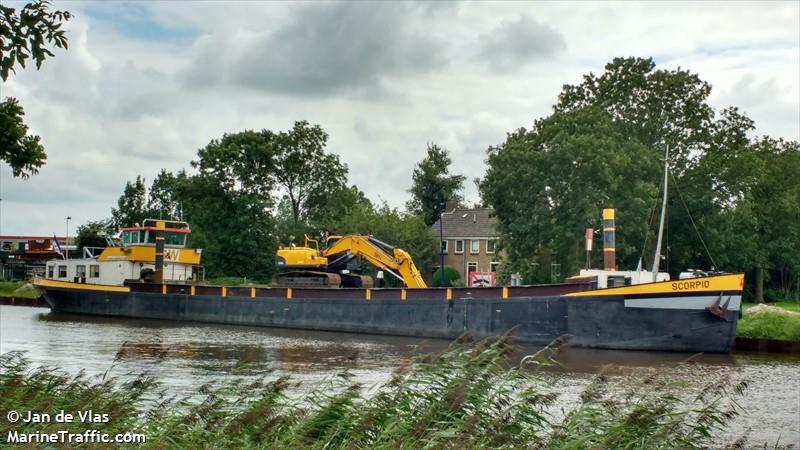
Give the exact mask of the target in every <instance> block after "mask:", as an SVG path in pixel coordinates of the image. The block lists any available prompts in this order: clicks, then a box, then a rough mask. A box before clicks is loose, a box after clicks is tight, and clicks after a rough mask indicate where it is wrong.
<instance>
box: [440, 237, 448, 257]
mask: <svg viewBox="0 0 800 450" xmlns="http://www.w3.org/2000/svg"><path fill="white" fill-rule="evenodd" d="M441 251H442V254H443V255H446V254H447V239H445V240H443V241H442V242H441Z"/></svg>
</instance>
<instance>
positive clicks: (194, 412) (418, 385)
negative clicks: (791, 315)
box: [0, 336, 746, 449]
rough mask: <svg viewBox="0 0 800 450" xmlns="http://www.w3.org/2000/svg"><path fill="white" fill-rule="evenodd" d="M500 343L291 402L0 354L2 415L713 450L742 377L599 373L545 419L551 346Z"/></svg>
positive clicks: (276, 443)
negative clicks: (93, 375)
mask: <svg viewBox="0 0 800 450" xmlns="http://www.w3.org/2000/svg"><path fill="white" fill-rule="evenodd" d="M510 342H511V338H510V337H509V336H504V337H502V338H497V339H490V340H485V341H481V342H478V343H472V344H464V343H461V342H456V343H453V344H452V345H451V346H450V347H449V348H448V349H447V350H445V351H443V352H441V353H439V354H429V355H423V356H419V357H416V358H415V359H414V360H413V361H412V362H411V363H410V364H404V365H402V366H400V367H399V368H398V369H397V370H396V372H395V373H394V374H393V376H392V378H391V379H390V380H389V381H388V382H386V383H384V384H382V385H379V386H376V387H374V388H372V389H364V388H363V387H362V386H360V385H359V384H356V383H352V382H350V381H349V379H350V377H351V374H350V373H348V372H343V373H341V374H339V376H336V377H334V378H332V379H331V380H329V382H327V383H323V384H321V385H319V386H316V387H315V388H314V389H312V390H311V391H310V392H309V393H307V394H304V395H301V396H299V397H298V396H297V395H295V394H293V393H290V392H289V391H288V390H289V389H290V388H291V387H295V386H296V384H295V383H293V382H291V380H289V379H288V378H286V377H279V378H273V379H272V380H269V379H265V378H258V379H256V380H255V381H252V380H251V381H247V382H245V381H244V380H242V379H236V378H234V379H232V380H230V381H228V382H227V383H226V384H223V385H221V386H220V385H204V386H202V387H201V388H200V391H199V394H198V395H196V396H195V397H194V398H180V399H174V398H168V397H167V396H166V395H165V394H164V393H163V392H159V391H158V390H157V389H156V388H155V386H154V383H153V381H152V380H151V379H149V378H147V377H145V376H139V377H137V378H135V379H133V380H131V381H127V382H120V381H118V380H114V379H106V378H103V379H100V380H99V381H95V382H92V381H90V380H89V379H88V378H87V377H86V376H84V375H78V376H75V377H69V376H66V375H64V374H62V373H61V372H58V371H56V370H53V369H50V368H32V367H30V365H29V363H28V362H27V361H25V359H24V358H22V357H21V356H20V354H18V353H10V354H5V355H3V356H2V357H0V410H2V411H9V410H20V409H22V410H23V411H25V410H31V411H37V412H47V411H58V410H60V409H64V410H66V411H83V410H87V409H93V410H94V411H96V412H100V413H108V414H109V420H108V422H101V423H95V424H92V428H93V429H96V430H98V431H99V432H102V433H120V432H133V433H142V434H145V436H146V437H147V442H146V443H145V444H141V445H137V448H142V449H148V448H153V449H160V448H165V446H166V447H168V448H197V449H211V448H214V449H228V448H230V449H234V448H235V449H242V448H244V449H271V448H282V449H367V448H368V449H397V448H401V449H418V448H451V449H454V448H466V449H473V448H474V449H478V448H498V449H515V448H547V449H578V448H604V449H631V448H681V449H695V448H698V449H699V448H709V447H712V446H714V445H715V443H716V441H715V440H714V438H715V437H716V436H718V435H719V434H720V433H722V432H723V431H724V428H725V426H726V425H727V424H728V423H729V422H730V420H731V419H732V418H734V417H736V415H738V414H739V413H740V411H741V409H740V407H739V406H738V405H737V403H736V398H737V397H739V396H741V395H742V392H743V390H744V388H745V386H746V384H745V383H733V382H731V380H729V379H722V380H717V379H714V380H707V384H706V385H701V386H700V389H696V388H691V387H686V386H685V385H684V384H681V383H680V382H676V381H675V380H676V379H678V380H680V378H681V375H680V373H679V371H678V370H663V369H659V370H658V371H657V372H655V374H654V375H651V376H647V377H646V378H644V379H641V380H638V379H636V378H635V377H631V378H632V379H631V380H628V382H626V388H625V390H624V392H616V391H615V390H613V389H609V388H608V387H607V380H608V378H607V376H606V375H605V374H600V375H599V376H598V377H597V378H596V380H595V381H594V383H592V384H591V385H590V386H589V387H588V388H587V389H586V391H585V392H583V394H582V395H581V398H580V401H579V402H578V404H577V405H575V406H574V407H569V408H567V409H566V410H563V411H562V412H563V417H558V416H554V415H553V414H551V413H550V411H553V409H554V408H553V407H554V406H555V402H556V400H557V399H558V396H559V392H558V390H557V387H556V386H557V385H554V384H553V383H552V380H553V377H554V376H557V375H553V374H552V373H548V372H547V371H544V370H542V368H546V367H547V366H549V365H551V364H552V357H553V355H554V354H555V352H557V351H558V346H557V345H554V346H549V347H547V348H545V349H543V350H541V351H539V352H537V353H536V354H533V355H529V356H526V357H525V358H523V359H522V360H521V361H520V362H519V364H515V363H514V360H513V359H512V355H514V348H513V347H512V346H511V344H510ZM694 376H695V378H697V374H695V375H694ZM85 426H86V424H84V423H82V422H80V421H75V423H72V424H69V423H67V424H61V423H45V424H35V423H22V422H20V423H17V424H13V427H12V424H10V423H8V422H7V421H1V422H0V434H2V435H3V436H7V434H8V432H9V431H10V430H12V429H13V430H16V431H18V432H20V433H35V432H37V431H39V432H42V433H44V432H52V431H56V428H57V429H58V430H67V431H69V432H73V433H76V432H82V428H81V427H83V428H85ZM23 445H27V444H23ZM19 447H20V448H22V446H19ZM106 447H107V448H119V447H115V446H114V445H113V444H109V445H107V446H106ZM12 448H14V447H12Z"/></svg>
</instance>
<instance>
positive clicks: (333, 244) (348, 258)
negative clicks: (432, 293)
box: [275, 234, 428, 288]
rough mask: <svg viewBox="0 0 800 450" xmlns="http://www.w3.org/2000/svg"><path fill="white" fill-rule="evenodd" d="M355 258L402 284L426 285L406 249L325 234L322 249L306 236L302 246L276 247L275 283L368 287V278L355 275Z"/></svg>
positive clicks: (363, 238) (356, 236) (367, 239)
mask: <svg viewBox="0 0 800 450" xmlns="http://www.w3.org/2000/svg"><path fill="white" fill-rule="evenodd" d="M358 258H361V259H364V260H366V261H367V262H369V263H370V264H372V265H373V266H375V267H376V268H378V269H379V270H383V271H385V272H388V273H389V274H391V275H393V276H394V277H396V278H397V279H399V280H401V281H403V283H404V284H405V285H406V287H409V288H426V287H428V286H427V285H426V284H425V280H423V279H422V275H421V274H420V273H419V270H418V269H417V266H416V265H414V260H413V259H411V255H409V254H408V252H406V251H405V250H403V249H400V248H397V247H394V246H391V245H389V244H387V243H385V242H382V241H380V240H378V239H375V238H374V237H372V236H364V235H359V234H350V235H346V236H328V237H326V238H325V248H323V249H320V248H319V242H318V241H317V240H315V239H311V238H309V237H308V236H307V235H306V236H305V244H304V246H303V247H296V246H294V245H291V246H289V247H283V246H281V247H279V248H278V253H277V255H276V257H275V263H276V266H277V269H278V274H277V275H276V276H275V284H276V285H278V286H287V287H292V286H298V287H299V286H315V287H332V288H335V287H361V288H369V287H372V286H373V283H372V278H371V277H369V276H366V275H358V274H357V272H358V271H359V270H360V264H359V261H358Z"/></svg>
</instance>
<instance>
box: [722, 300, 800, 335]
mask: <svg viewBox="0 0 800 450" xmlns="http://www.w3.org/2000/svg"><path fill="white" fill-rule="evenodd" d="M778 305H780V304H778ZM797 305H798V304H797V303H789V302H786V306H788V307H789V308H792V309H793V310H792V309H789V308H781V307H780V306H776V304H774V303H773V304H770V306H766V305H759V306H756V307H752V308H747V309H745V310H744V317H742V319H741V320H739V323H738V325H737V328H736V335H737V336H740V337H746V338H753V339H776V340H780V341H800V310H799V309H798V306H797Z"/></svg>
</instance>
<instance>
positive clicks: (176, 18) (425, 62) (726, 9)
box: [0, 2, 800, 234]
mask: <svg viewBox="0 0 800 450" xmlns="http://www.w3.org/2000/svg"><path fill="white" fill-rule="evenodd" d="M98 5H100V3H86V2H78V3H66V4H62V3H59V4H58V5H57V6H58V7H59V8H60V9H68V10H70V11H73V12H75V13H76V17H75V19H73V20H72V21H70V23H69V30H70V48H69V50H68V51H66V52H64V51H60V50H57V51H55V53H56V56H55V57H54V58H53V59H51V60H49V61H47V62H45V64H44V66H43V67H42V69H41V70H39V71H36V70H33V69H27V70H20V71H18V74H17V75H16V76H12V78H11V79H10V80H9V81H8V82H7V83H4V84H2V86H0V90H2V92H0V94H2V95H3V96H16V97H18V98H19V99H20V101H21V102H22V105H23V106H24V108H25V110H26V114H27V115H26V122H27V123H28V124H29V125H30V126H31V128H32V130H33V131H34V132H35V133H37V134H39V135H40V136H41V137H42V140H43V142H44V144H45V147H46V149H47V151H48V162H47V165H46V166H45V167H44V168H42V170H41V173H40V174H39V175H37V176H34V177H32V178H30V179H28V180H20V179H13V178H12V177H11V174H10V171H9V170H8V168H7V167H6V166H5V165H4V166H3V167H2V169H0V177H1V178H0V185H1V186H0V197H2V205H1V209H2V215H1V216H0V233H2V234H35V233H39V234H49V233H52V232H54V231H55V232H57V233H59V234H60V233H62V232H63V228H64V218H65V217H66V216H67V215H70V216H72V217H73V224H72V225H71V227H73V228H74V226H77V225H78V224H80V223H83V222H85V221H87V220H90V219H98V218H102V217H107V216H108V215H109V213H110V209H111V207H112V206H114V205H115V203H116V200H117V198H118V197H119V195H120V194H121V192H122V189H123V187H124V185H125V182H126V181H127V180H132V179H134V178H135V177H136V176H137V175H143V176H144V177H146V178H147V179H148V180H152V179H153V177H154V176H155V175H156V174H157V173H158V171H159V170H160V169H161V168H162V167H163V168H166V169H168V170H172V171H174V170H178V169H180V168H188V167H189V161H190V160H192V159H193V158H195V155H196V151H197V149H198V148H200V147H202V146H204V145H205V144H206V143H208V141H209V140H211V139H213V138H217V137H220V136H221V135H222V134H223V133H225V132H236V131H241V130H244V129H262V128H267V129H273V130H285V129H288V128H290V127H291V126H292V123H293V122H294V121H295V120H301V119H305V120H308V121H310V122H311V123H318V124H320V125H321V126H322V127H323V128H324V129H325V130H326V131H327V132H328V133H329V134H330V140H329V150H331V151H334V152H336V153H339V154H340V155H341V158H342V161H343V162H345V163H347V164H348V166H349V168H350V182H351V183H354V184H356V185H358V186H359V187H360V188H361V189H362V190H363V191H365V192H366V193H367V195H368V196H369V197H371V198H372V199H378V198H379V197H380V198H382V199H385V200H386V201H388V202H389V203H390V204H392V205H395V206H402V205H403V204H404V203H405V201H406V200H407V192H406V190H407V189H408V188H409V186H410V183H411V172H412V170H413V167H414V165H415V164H416V163H417V162H418V161H419V160H420V159H421V158H422V157H423V156H424V154H425V147H426V143H427V142H436V143H438V144H440V145H442V146H444V147H446V148H448V149H449V150H450V151H451V152H452V155H453V159H454V167H453V169H454V171H455V172H457V173H462V174H464V175H465V176H467V179H468V182H467V183H466V187H467V199H468V200H469V201H477V192H476V189H475V187H474V185H473V184H472V182H471V180H472V179H473V178H475V177H480V176H482V175H483V167H482V164H483V160H484V157H485V150H486V148H487V147H488V146H489V145H493V144H497V143H500V142H502V141H503V139H504V138H505V134H506V133H507V132H510V131H513V130H514V129H516V128H519V127H522V126H525V127H528V126H530V125H531V123H532V122H533V121H534V120H535V119H536V118H537V117H541V116H543V115H546V114H548V113H549V111H550V108H551V105H552V104H553V103H554V102H555V101H556V96H557V95H558V93H559V91H560V89H561V86H562V85H563V84H565V83H569V84H574V83H578V82H580V80H581V76H582V75H584V74H586V73H588V72H590V71H592V72H594V73H600V72H602V69H603V66H604V65H605V64H606V63H607V62H608V61H610V60H611V59H612V58H613V57H616V56H643V57H647V56H653V57H654V58H655V60H656V63H657V64H658V65H659V67H663V68H667V69H673V68H677V67H678V66H680V67H682V68H686V69H689V70H691V71H692V72H695V73H697V74H699V76H700V77H701V78H702V79H704V80H706V81H708V82H710V83H711V84H712V85H713V87H714V89H713V92H712V96H711V99H710V101H711V102H712V104H713V105H714V106H715V107H718V108H722V107H726V106H730V105H735V106H739V107H740V108H741V109H742V110H743V111H744V112H745V113H747V114H748V115H749V116H750V117H752V118H753V119H754V120H755V121H756V126H757V127H758V133H759V134H769V135H772V136H775V137H784V138H788V139H800V128H799V127H800V124H799V123H800V120H799V119H800V101H799V99H800V87H799V86H800V82H798V79H800V55H799V54H800V27H798V26H797V24H798V23H799V22H800V6H798V4H797V3H772V4H769V5H768V6H765V5H764V4H762V3H740V2H736V3H732V4H727V3H719V2H713V3H679V4H675V3H672V2H666V3H651V2H647V3H541V2H537V3H527V2H526V3H523V2H509V3H490V4H487V3H469V2H468V3H451V2H448V3H444V4H443V5H439V4H427V3H420V4H416V3H391V4H386V3H361V2H357V3H346V4H330V3H320V4H310V5H309V4H302V5H299V6H298V5H295V4H289V3H272V2H264V3H261V2H236V3H234V2H195V3H192V4H191V6H189V5H187V4H186V3H185V2H152V3H143V4H136V5H135V6H136V8H138V10H137V11H138V13H142V12H145V13H146V14H140V15H136V14H134V15H131V10H130V9H125V8H121V9H120V10H119V12H118V14H120V16H119V20H114V18H115V16H114V14H117V12H116V10H115V9H114V7H115V6H114V5H112V6H111V7H106V9H104V10H102V11H100V12H98V11H93V10H92V8H95V7H97V6H98ZM136 8H134V9H136ZM141 17H146V18H148V19H147V20H150V21H151V22H152V23H150V24H148V23H147V22H146V21H143V19H141ZM132 24H133V25H132ZM137 24H138V25H137ZM136 26H142V27H144V28H143V29H142V30H141V32H139V30H138V29H137V28H136ZM170 30H178V31H175V33H176V38H175V39H153V38H152V36H153V35H154V34H155V35H162V36H163V35H166V36H169V33H170V32H171V31H170ZM187 30H188V31H187ZM147 33H150V35H147ZM186 36H189V38H187V37H186ZM548 39H549V40H548ZM515 40H517V41H520V42H519V43H520V46H519V47H513V48H510V49H509V48H508V46H506V45H504V43H512V44H513V43H514V42H515ZM506 50H509V51H506ZM478 54H483V59H481V60H476V59H475V56H476V55H478ZM532 60H535V61H536V63H534V64H529V62H530V61H532ZM515 61H518V62H519V64H518V65H516V66H515V65H514V62H515ZM487 67H491V68H494V69H495V70H491V71H487V70H486V68H487ZM497 69H501V70H497Z"/></svg>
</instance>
